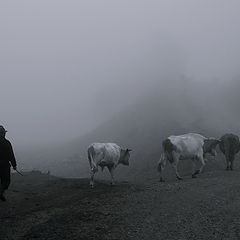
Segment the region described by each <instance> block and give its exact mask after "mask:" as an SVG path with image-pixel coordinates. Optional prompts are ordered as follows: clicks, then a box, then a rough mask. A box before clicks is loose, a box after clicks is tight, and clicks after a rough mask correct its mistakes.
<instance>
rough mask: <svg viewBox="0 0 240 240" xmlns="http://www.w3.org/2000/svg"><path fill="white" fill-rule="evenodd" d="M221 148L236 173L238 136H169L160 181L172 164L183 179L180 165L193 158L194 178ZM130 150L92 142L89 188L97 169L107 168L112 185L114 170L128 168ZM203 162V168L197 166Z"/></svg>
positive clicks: (238, 146)
mask: <svg viewBox="0 0 240 240" xmlns="http://www.w3.org/2000/svg"><path fill="white" fill-rule="evenodd" d="M217 145H219V148H220V150H221V152H222V153H223V154H224V155H225V158H226V165H227V167H226V170H233V162H234V158H235V155H236V154H237V153H238V152H239V150H240V141H239V138H238V136H237V135H234V134H225V135H223V136H222V137H221V138H220V139H216V138H207V137H204V136H202V135H200V134H196V133H188V134H184V135H179V136H169V137H168V138H167V139H165V140H163V141H162V149H163V151H162V154H161V156H160V160H159V162H158V166H157V169H158V172H159V174H160V181H161V182H163V181H164V179H163V176H162V173H163V170H164V167H165V165H166V162H167V161H168V162H170V163H171V165H172V167H173V168H174V170H175V174H176V177H177V179H178V180H182V177H181V176H180V175H179V173H178V169H177V166H178V162H179V160H182V159H191V161H192V178H196V175H197V174H199V173H201V172H202V170H203V168H204V166H205V163H206V155H207V154H210V155H212V156H216V154H217V152H216V147H217ZM130 151H131V149H122V148H121V147H120V146H118V145H117V144H115V143H93V144H91V145H90V146H89V147H88V160H89V164H90V172H91V180H90V186H91V187H93V186H94V175H95V173H96V172H97V171H98V167H101V168H102V170H103V169H104V168H105V167H107V168H108V170H109V172H110V174H111V184H114V170H115V168H116V167H117V166H118V165H119V164H123V165H129V158H130ZM197 163H200V165H201V167H200V169H196V164H197Z"/></svg>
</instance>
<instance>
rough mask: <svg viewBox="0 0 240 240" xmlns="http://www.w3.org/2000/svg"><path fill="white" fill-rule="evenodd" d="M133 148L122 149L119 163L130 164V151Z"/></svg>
mask: <svg viewBox="0 0 240 240" xmlns="http://www.w3.org/2000/svg"><path fill="white" fill-rule="evenodd" d="M131 151H132V150H131V149H128V148H127V149H125V150H124V149H121V156H120V159H119V163H121V164H123V165H126V166H128V165H129V159H130V152H131Z"/></svg>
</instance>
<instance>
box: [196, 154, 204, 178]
mask: <svg viewBox="0 0 240 240" xmlns="http://www.w3.org/2000/svg"><path fill="white" fill-rule="evenodd" d="M199 160H200V163H201V164H202V166H201V167H200V169H199V172H198V173H201V172H202V171H203V168H204V166H205V161H204V158H203V156H200V157H199ZM198 173H197V174H198Z"/></svg>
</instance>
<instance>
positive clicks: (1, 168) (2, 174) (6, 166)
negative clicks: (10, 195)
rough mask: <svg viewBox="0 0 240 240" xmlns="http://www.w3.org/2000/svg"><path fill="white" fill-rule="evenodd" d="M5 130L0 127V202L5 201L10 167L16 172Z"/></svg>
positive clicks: (9, 179)
mask: <svg viewBox="0 0 240 240" xmlns="http://www.w3.org/2000/svg"><path fill="white" fill-rule="evenodd" d="M6 132H7V131H6V130H5V128H4V127H3V126H0V180H1V185H0V200H2V201H3V202H5V201H6V198H5V197H4V192H5V191H6V190H7V189H8V187H9V184H10V181H11V178H10V174H11V166H12V167H13V169H14V170H17V164H16V160H15V156H14V153H13V149H12V145H11V143H10V142H9V141H8V140H7V139H6V138H5V136H6Z"/></svg>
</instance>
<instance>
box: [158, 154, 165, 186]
mask: <svg viewBox="0 0 240 240" xmlns="http://www.w3.org/2000/svg"><path fill="white" fill-rule="evenodd" d="M165 166H166V157H165V155H164V154H162V155H161V158H160V160H159V162H158V172H159V181H160V182H165V180H164V178H163V170H164V168H165Z"/></svg>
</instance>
